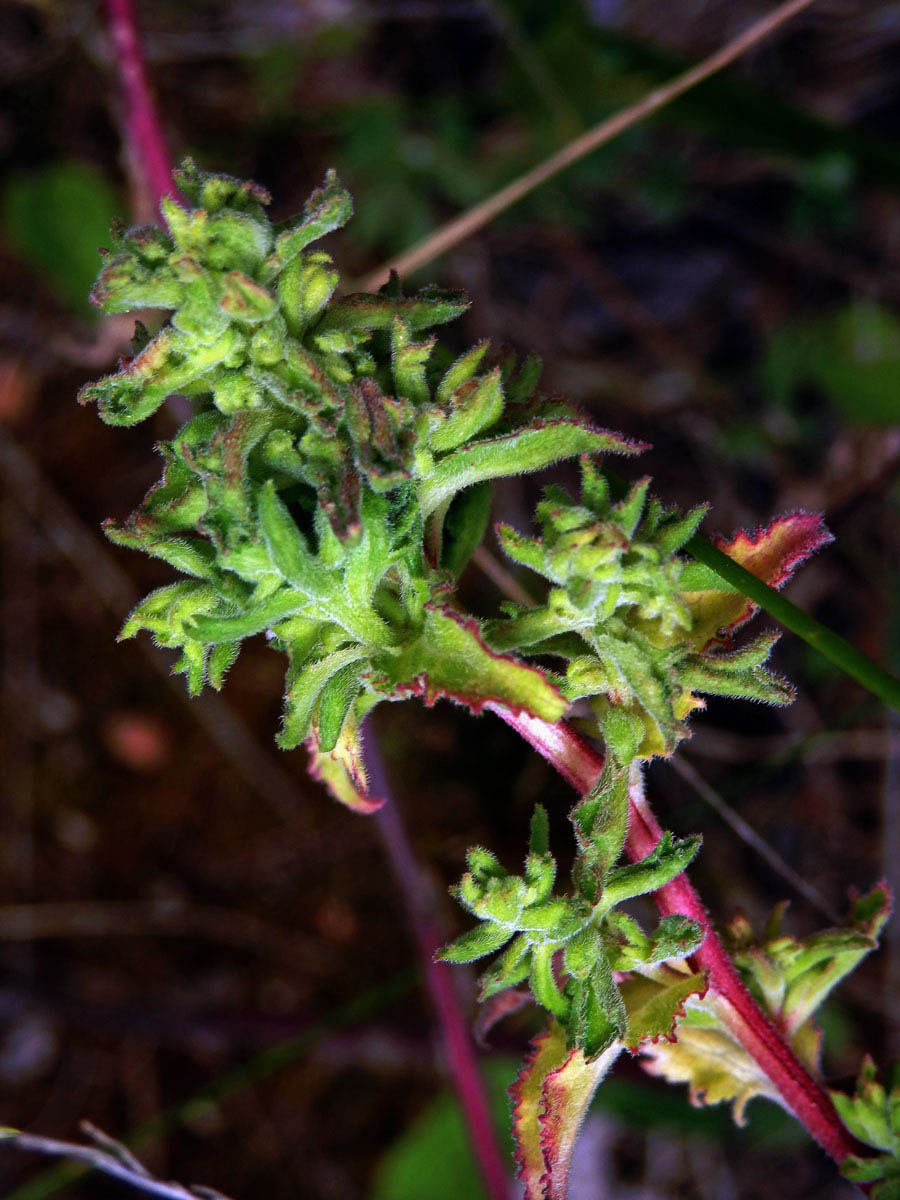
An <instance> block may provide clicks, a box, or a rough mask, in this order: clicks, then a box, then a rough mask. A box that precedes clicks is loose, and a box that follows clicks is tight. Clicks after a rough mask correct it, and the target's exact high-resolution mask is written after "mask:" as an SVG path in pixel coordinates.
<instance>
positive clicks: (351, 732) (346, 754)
mask: <svg viewBox="0 0 900 1200" xmlns="http://www.w3.org/2000/svg"><path fill="white" fill-rule="evenodd" d="M305 745H306V749H307V751H308V752H309V765H308V767H307V770H308V771H309V773H310V775H312V777H313V779H318V780H319V782H320V783H324V784H325V786H326V787H327V788H328V790H329V792H330V793H331V795H332V796H333V797H334V799H335V800H339V801H340V802H341V804H346V806H347V807H348V808H352V809H353V811H354V812H358V813H362V814H363V815H364V816H368V815H370V814H371V813H374V812H377V811H378V810H379V808H381V806H382V805H383V804H384V800H383V799H377V798H376V797H374V796H370V795H369V781H368V779H367V778H366V770H365V766H364V765H363V748H362V733H361V731H360V728H359V723H358V720H357V719H354V716H353V715H351V716H350V717H349V718H348V719H347V721H346V723H345V724H344V728H343V729H342V731H341V735H340V737H339V738H338V740H337V744H336V745H335V747H334V749H333V750H332V751H331V752H330V753H328V754H325V753H323V752H322V751H321V750H320V749H319V742H318V738H317V736H316V732H315V728H314V730H313V732H312V733H311V734H310V736H309V737H308V738H307V739H306V743H305Z"/></svg>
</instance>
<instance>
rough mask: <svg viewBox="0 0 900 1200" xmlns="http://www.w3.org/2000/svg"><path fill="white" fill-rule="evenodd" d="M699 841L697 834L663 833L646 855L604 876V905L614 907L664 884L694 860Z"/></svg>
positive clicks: (657, 888) (700, 840)
mask: <svg viewBox="0 0 900 1200" xmlns="http://www.w3.org/2000/svg"><path fill="white" fill-rule="evenodd" d="M702 841H703V839H702V838H701V837H700V836H699V835H697V836H695V837H689V838H683V839H681V840H676V839H675V838H673V837H672V835H671V833H664V834H663V835H662V837H661V838H660V840H659V841H658V842H657V843H656V845H655V846H654V848H653V849H652V850H651V851H650V853H649V854H648V855H647V856H646V858H642V859H641V860H640V861H639V862H636V863H629V865H628V866H626V867H620V868H619V869H618V870H617V871H613V872H612V874H610V875H608V876H607V878H606V882H605V883H604V886H603V903H604V906H608V907H609V908H613V907H614V906H615V905H617V904H621V903H622V901H623V900H630V899H632V897H634V896H643V895H646V894H647V892H655V891H658V890H659V888H661V887H665V885H666V884H667V883H669V882H671V880H673V879H674V878H675V877H676V876H677V875H680V874H681V872H682V871H684V870H685V869H686V868H687V867H688V866H689V865H690V863H691V862H693V860H694V858H695V857H696V856H697V852H698V851H699V849H700V845H701V843H702Z"/></svg>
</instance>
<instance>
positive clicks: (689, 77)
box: [357, 0, 815, 291]
mask: <svg viewBox="0 0 900 1200" xmlns="http://www.w3.org/2000/svg"><path fill="white" fill-rule="evenodd" d="M814 3H815V0H787V3H785V4H780V5H779V6H778V7H777V8H776V9H774V10H773V11H772V12H771V13H769V14H768V16H765V17H762V18H760V20H758V21H755V22H754V23H753V24H752V25H751V26H750V27H749V28H748V29H745V30H744V32H743V33H742V34H740V35H739V36H738V37H736V38H734V39H733V41H730V42H729V43H728V44H727V45H725V46H723V47H722V48H721V49H720V50H717V51H716V52H715V54H711V55H710V56H709V57H708V58H705V59H704V60H703V61H702V62H700V63H698V64H697V65H696V66H695V67H691V68H690V69H689V70H687V71H684V72H683V73H682V74H681V75H678V76H676V77H675V78H674V79H672V80H670V81H669V82H668V83H665V84H663V85H662V86H661V87H658V88H654V89H653V91H652V92H648V93H647V95H646V96H644V98H643V99H642V100H639V101H638V102H637V104H632V105H631V106H630V107H628V108H624V109H622V110H620V111H619V112H617V113H615V114H614V115H613V116H611V117H607V118H606V120H604V121H601V122H600V124H599V125H595V126H594V127H593V128H592V129H588V130H587V131H586V132H585V133H582V134H580V135H579V136H578V137H576V138H573V139H572V141H570V142H568V143H567V144H566V145H565V146H563V147H562V149H561V150H557V152H556V153H555V154H551V156H550V157H549V158H547V159H545V160H544V161H543V162H542V163H538V165H537V166H536V167H532V169H531V170H530V171H526V172H525V174H524V175H520V176H519V178H518V179H514V180H513V181H512V183H508V184H507V185H506V187H503V188H501V189H500V191H499V192H495V193H494V195H493V196H489V197H488V198H487V199H486V200H482V201H481V203H480V204H476V205H475V206H474V207H473V208H470V209H468V210H467V211H466V212H464V213H461V214H460V216H458V217H455V218H454V219H453V220H452V221H448V222H447V224H446V225H443V226H442V227H441V228H440V229H437V230H435V232H434V233H431V234H429V235H428V237H426V238H424V239H423V240H422V241H421V242H419V243H418V244H417V245H415V246H412V247H411V248H410V249H409V250H407V251H406V252H405V253H404V254H401V255H400V256H399V257H397V258H395V259H392V260H391V261H390V262H386V263H384V264H383V265H382V266H380V267H378V268H377V269H376V270H374V271H372V272H370V273H369V274H368V275H366V276H364V277H363V278H362V279H361V280H359V282H358V285H357V286H358V287H359V289H360V290H362V291H375V290H376V289H377V288H379V287H381V285H382V284H383V283H385V282H386V281H387V279H388V277H389V276H390V273H391V271H396V272H397V273H398V274H399V275H401V276H404V275H409V274H412V272H413V271H417V270H418V269H419V268H420V267H424V266H425V265H426V264H427V263H430V262H432V261H433V260H434V259H436V258H438V257H439V256H440V255H441V254H444V253H445V252H446V251H447V250H450V249H452V248H453V247H454V246H458V245H459V244H460V242H463V241H465V240H466V238H468V237H471V236H472V234H473V233H476V232H477V231H478V230H479V229H483V228H484V226H485V225H488V224H490V222H491V221H493V219H494V218H495V217H497V216H499V215H500V213H502V212H504V211H505V210H506V209H507V208H510V207H511V206H512V205H513V204H516V203H517V202H518V201H519V200H521V199H522V198H523V196H527V195H528V193H529V192H533V191H534V189H535V188H537V187H540V185H541V184H542V183H546V182H547V180H548V179H552V178H553V176H554V175H558V174H559V172H560V171H563V170H565V168H566V167H570V166H571V165H572V163H575V162H578V160H579V159H581V158H584V157H585V156H586V155H588V154H590V153H591V152H592V151H593V150H596V149H598V147H600V146H603V145H605V144H606V143H607V142H611V141H612V139H613V138H615V137H618V135H619V134H620V133H624V132H625V130H626V129H630V128H631V127H632V126H633V125H638V124H639V123H640V122H641V121H643V120H645V119H646V118H647V117H650V116H652V115H653V114H654V113H656V112H659V110H660V109H661V108H665V107H666V105H667V104H671V103H672V101H673V100H677V99H678V97H679V96H681V95H683V94H684V93H685V92H689V91H690V90H691V88H693V87H696V86H697V84H699V83H703V81H704V80H706V79H709V77H710V76H711V75H715V74H716V73H717V72H719V71H721V70H723V69H724V68H725V67H727V66H729V65H730V64H731V63H733V62H734V61H735V59H737V58H740V57H741V56H742V55H743V54H746V53H747V51H748V50H751V49H752V48H753V47H754V46H756V45H758V43H759V42H762V41H764V40H765V39H766V38H767V37H769V36H770V35H771V34H773V33H774V32H775V31H776V30H777V29H779V28H780V26H782V25H783V24H784V23H785V22H786V21H789V20H791V18H792V17H795V16H797V15H798V13H801V12H803V10H804V9H806V8H809V7H811V5H813V4H814Z"/></svg>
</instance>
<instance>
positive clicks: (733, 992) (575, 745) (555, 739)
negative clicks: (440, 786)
mask: <svg viewBox="0 0 900 1200" xmlns="http://www.w3.org/2000/svg"><path fill="white" fill-rule="evenodd" d="M489 707H490V708H491V709H492V711H493V712H495V713H496V714H497V716H499V717H500V718H501V719H502V720H504V721H505V722H506V723H507V725H510V726H512V728H513V729H515V730H516V732H517V733H519V734H521V735H522V737H523V738H525V740H526V741H527V742H529V743H530V744H531V745H532V746H533V747H534V748H535V749H536V750H537V751H538V753H539V754H541V755H543V757H544V758H546V759H547V761H548V762H549V763H551V764H552V766H554V767H555V768H556V770H557V771H559V773H560V774H561V775H562V776H563V778H564V779H566V780H567V781H568V782H569V783H570V784H572V786H573V787H574V788H575V789H576V791H577V792H579V793H580V794H582V795H583V794H584V793H585V792H586V791H588V790H589V789H590V788H591V787H593V785H594V784H595V783H596V781H597V778H598V776H599V774H600V770H601V768H602V766H603V757H602V755H601V754H599V753H598V751H597V750H595V749H594V748H593V747H592V746H591V745H589V743H588V742H586V741H585V740H584V738H582V737H581V735H580V734H578V733H577V732H576V731H575V730H574V729H573V728H572V727H571V725H567V724H566V723H565V722H564V721H561V722H559V723H558V724H556V725H550V724H548V723H547V722H546V721H541V720H539V719H538V718H536V717H529V716H527V715H524V714H517V713H513V712H512V711H510V710H509V709H507V708H503V707H502V706H501V705H497V704H492V705H489ZM629 810H630V813H629V828H628V837H627V839H626V842H625V853H626V854H627V855H628V857H629V858H630V859H631V860H632V861H636V860H637V859H640V858H644V857H645V856H646V855H647V854H649V853H650V851H651V850H652V849H653V847H654V846H655V845H656V843H657V842H658V841H659V839H660V837H661V836H662V830H661V829H660V827H659V825H658V823H657V821H656V818H655V817H654V816H653V813H652V812H651V811H650V809H649V807H648V806H647V803H646V801H645V800H644V797H643V795H642V794H639V793H637V792H636V791H635V789H632V794H631V796H630V803H629ZM654 900H655V901H656V904H657V906H658V908H659V910H660V912H661V913H663V914H664V915H666V914H669V913H681V914H683V915H684V916H688V917H692V918H693V919H694V920H695V921H699V922H700V924H701V925H703V927H704V928H705V929H706V938H705V940H704V942H703V945H702V946H701V947H700V949H699V950H698V951H697V952H696V954H694V956H693V960H694V962H695V964H696V966H697V967H699V968H701V969H703V970H705V971H706V972H707V978H708V980H709V985H710V988H712V989H713V990H714V991H715V992H716V993H717V994H718V995H719V996H720V997H721V998H722V999H723V1000H725V1001H726V1002H727V1005H728V1006H729V1008H730V1017H731V1019H729V1020H728V1025H729V1030H730V1032H731V1033H732V1034H733V1035H734V1037H735V1038H736V1039H737V1040H738V1041H739V1042H740V1044H741V1045H742V1046H743V1047H744V1049H745V1050H746V1051H747V1053H748V1054H749V1055H750V1056H751V1058H753V1059H754V1061H755V1062H757V1063H758V1064H759V1066H760V1067H761V1068H762V1070H763V1071H764V1072H765V1073H766V1075H767V1076H768V1077H769V1079H770V1080H771V1081H772V1083H773V1084H774V1085H775V1087H776V1088H777V1090H778V1092H779V1094H780V1095H781V1098H782V1100H783V1101H784V1103H785V1105H786V1106H787V1108H788V1109H789V1110H790V1111H791V1112H792V1113H793V1114H794V1116H795V1117H796V1118H797V1120H798V1121H800V1122H801V1124H803V1125H804V1126H805V1127H806V1129H807V1130H808V1131H809V1133H810V1134H812V1136H813V1137H814V1138H815V1139H816V1141H817V1142H818V1143H819V1145H820V1146H821V1147H822V1148H823V1149H824V1150H825V1151H826V1152H827V1153H828V1154H830V1155H831V1157H832V1158H833V1159H834V1160H835V1162H837V1163H841V1162H843V1160H844V1159H845V1158H846V1157H847V1156H848V1155H849V1154H866V1153H868V1152H867V1151H866V1149H865V1148H864V1147H862V1146H861V1145H860V1144H859V1143H858V1142H857V1141H856V1140H855V1139H854V1138H853V1137H851V1135H850V1134H849V1132H848V1131H847V1129H846V1128H845V1126H844V1124H843V1123H842V1121H841V1119H840V1117H839V1116H838V1114H837V1112H836V1110H835V1107H834V1105H833V1104H832V1103H831V1100H830V1098H829V1096H828V1095H827V1093H826V1092H825V1091H824V1089H823V1088H822V1087H821V1085H820V1084H819V1083H818V1082H817V1081H816V1080H815V1079H813V1077H812V1076H811V1075H810V1073H809V1072H808V1071H807V1069H806V1068H805V1067H804V1066H803V1064H802V1063H801V1062H800V1061H799V1059H798V1058H797V1056H796V1055H795V1054H794V1052H793V1050H792V1049H791V1047H790V1046H789V1045H788V1044H787V1042H785V1041H784V1039H783V1038H782V1037H781V1035H780V1034H779V1033H778V1031H777V1030H776V1029H775V1027H774V1025H773V1024H772V1023H771V1021H770V1020H769V1019H768V1017H767V1016H766V1015H765V1014H764V1013H763V1012H762V1010H761V1009H760V1008H759V1007H758V1005H757V1004H756V1001H755V1000H754V999H753V997H752V996H751V995H750V993H749V991H748V990H747V988H746V986H745V985H744V982H743V980H742V979H741V977H740V975H738V973H737V970H736V969H735V967H734V964H733V963H732V961H731V959H730V958H729V957H728V955H727V954H726V952H725V948H724V946H723V945H722V943H721V941H720V940H719V937H718V935H717V934H716V932H715V930H714V929H713V927H712V925H711V923H710V919H709V914H708V913H707V911H706V909H705V908H704V906H703V903H702V902H701V900H700V897H699V896H698V895H697V893H696V891H695V890H694V888H693V887H692V885H691V883H690V882H689V880H688V878H687V876H686V875H683V874H682V875H679V876H678V878H677V879H673V880H672V882H671V883H667V884H666V885H665V887H662V888H660V889H659V891H658V892H656V893H655V895H654Z"/></svg>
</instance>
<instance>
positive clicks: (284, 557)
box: [259, 480, 390, 646]
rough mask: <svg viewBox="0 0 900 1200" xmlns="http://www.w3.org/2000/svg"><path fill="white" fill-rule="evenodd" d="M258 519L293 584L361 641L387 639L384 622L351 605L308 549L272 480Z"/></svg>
mask: <svg viewBox="0 0 900 1200" xmlns="http://www.w3.org/2000/svg"><path fill="white" fill-rule="evenodd" d="M259 520H260V526H261V528H262V532H263V535H264V537H265V539H266V546H267V548H268V551H269V556H270V558H271V560H272V563H273V565H274V566H275V568H276V569H277V570H278V572H279V573H280V574H281V575H282V576H283V577H284V578H285V579H286V580H287V582H288V583H289V584H290V585H291V586H292V587H294V588H296V589H297V591H298V592H299V593H300V594H301V595H304V596H308V597H309V598H310V599H311V600H314V601H315V602H316V607H317V608H318V610H319V611H320V612H321V614H322V615H323V616H325V617H328V618H330V619H332V620H334V621H336V622H337V623H338V624H339V625H341V626H343V628H344V629H346V630H347V632H348V633H349V634H351V636H354V637H358V638H359V640H360V641H361V642H372V643H374V644H375V645H380V646H384V645H388V644H389V643H390V634H389V632H388V629H387V626H386V625H385V624H384V622H383V621H382V620H381V619H380V618H379V617H377V616H376V615H375V613H373V612H372V611H371V610H368V611H367V610H364V609H363V610H360V609H357V608H356V607H355V606H353V605H351V604H350V602H349V600H348V598H347V596H346V595H345V593H344V591H343V587H342V581H341V580H340V578H339V577H338V576H336V575H335V574H334V573H333V572H331V571H328V570H327V569H326V568H324V567H323V566H322V564H321V563H320V562H319V561H318V560H317V559H316V557H315V556H314V555H313V554H312V553H311V551H310V550H309V548H308V546H307V545H306V544H305V542H304V539H303V535H302V534H301V533H300V530H299V529H298V528H297V525H296V522H295V521H294V520H293V518H292V517H291V515H290V513H289V512H288V510H287V508H286V507H285V505H284V503H283V502H282V501H281V499H280V498H279V496H278V493H277V491H276V490H275V484H274V483H273V482H272V481H271V480H269V481H268V483H266V484H265V485H264V486H263V487H262V488H261V489H260V498H259Z"/></svg>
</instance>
